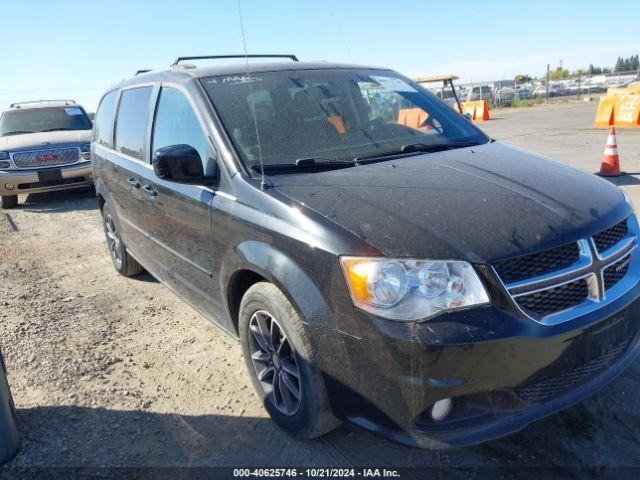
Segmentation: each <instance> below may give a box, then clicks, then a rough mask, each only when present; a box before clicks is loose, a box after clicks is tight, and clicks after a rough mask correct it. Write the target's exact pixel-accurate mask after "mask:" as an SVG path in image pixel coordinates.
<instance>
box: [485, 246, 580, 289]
mask: <svg viewBox="0 0 640 480" xmlns="http://www.w3.org/2000/svg"><path fill="white" fill-rule="evenodd" d="M579 256H580V249H579V248H578V244H577V243H576V242H573V243H567V244H566V245H562V246H560V247H556V248H552V249H550V250H545V251H544V252H539V253H534V254H532V255H525V256H522V257H516V258H511V259H509V260H503V261H500V262H497V263H495V264H494V268H495V269H496V272H498V275H500V278H501V279H502V281H503V282H505V283H511V282H517V281H519V280H524V279H527V278H531V277H535V276H538V275H541V274H545V273H549V272H553V271H554V270H560V269H562V268H566V267H569V266H571V265H572V264H574V263H576V262H577V261H578V258H579Z"/></svg>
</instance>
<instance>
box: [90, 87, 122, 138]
mask: <svg viewBox="0 0 640 480" xmlns="http://www.w3.org/2000/svg"><path fill="white" fill-rule="evenodd" d="M117 96H118V92H117V91H116V90H114V91H113V92H109V93H107V94H106V95H105V96H104V97H102V100H101V101H100V105H99V106H98V111H97V112H96V118H95V120H94V123H93V141H94V142H96V143H98V144H100V145H104V146H105V147H109V148H113V120H114V117H115V113H116V98H117Z"/></svg>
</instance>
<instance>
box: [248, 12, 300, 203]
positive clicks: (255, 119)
mask: <svg viewBox="0 0 640 480" xmlns="http://www.w3.org/2000/svg"><path fill="white" fill-rule="evenodd" d="M238 18H239V19H240V33H241V34H242V46H243V48H244V62H245V65H246V67H247V77H250V76H251V74H250V73H249V55H248V53H247V38H246V37H245V34H244V21H243V19H242V3H241V0H238ZM252 56H255V55H252ZM294 58H295V57H294ZM294 61H297V59H295V60H294ZM248 83H249V92H250V94H251V97H253V86H252V82H251V81H249V82H248ZM249 103H250V104H251V105H250V106H251V114H252V115H253V125H254V127H255V129H256V141H257V142H258V161H259V162H260V186H261V187H262V189H263V190H264V189H266V188H267V187H268V185H267V183H266V181H265V178H264V163H262V146H261V144H260V132H259V130H258V117H257V115H256V106H255V104H254V103H253V101H250V102H249Z"/></svg>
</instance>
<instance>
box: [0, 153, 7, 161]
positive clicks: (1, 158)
mask: <svg viewBox="0 0 640 480" xmlns="http://www.w3.org/2000/svg"><path fill="white" fill-rule="evenodd" d="M0 160H9V152H0Z"/></svg>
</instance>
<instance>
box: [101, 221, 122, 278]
mask: <svg viewBox="0 0 640 480" xmlns="http://www.w3.org/2000/svg"><path fill="white" fill-rule="evenodd" d="M104 226H105V232H106V234H107V245H108V247H109V252H110V253H111V256H112V257H113V259H114V261H115V262H116V264H117V265H118V266H121V265H122V240H120V234H119V233H118V230H117V229H116V226H115V224H114V223H113V218H111V215H110V214H108V213H107V215H106V217H105V219H104Z"/></svg>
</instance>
